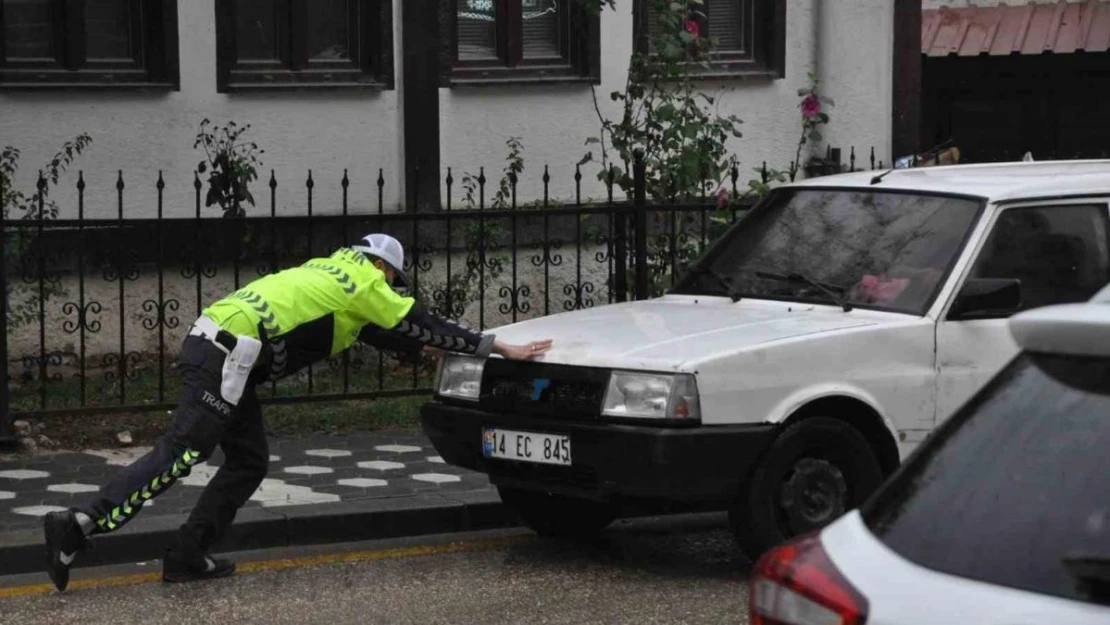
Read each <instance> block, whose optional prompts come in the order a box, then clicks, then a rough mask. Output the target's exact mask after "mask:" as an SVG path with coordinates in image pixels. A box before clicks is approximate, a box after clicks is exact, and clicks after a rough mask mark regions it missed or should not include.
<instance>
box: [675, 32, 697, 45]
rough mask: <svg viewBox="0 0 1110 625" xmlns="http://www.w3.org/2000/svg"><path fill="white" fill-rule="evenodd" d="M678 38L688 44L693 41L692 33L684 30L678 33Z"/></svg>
mask: <svg viewBox="0 0 1110 625" xmlns="http://www.w3.org/2000/svg"><path fill="white" fill-rule="evenodd" d="M678 38H679V39H681V40H682V43H685V44H690V43H693V42H694V35H692V34H690V33H688V32H686V31H685V30H684V31H682V32H680V33H678Z"/></svg>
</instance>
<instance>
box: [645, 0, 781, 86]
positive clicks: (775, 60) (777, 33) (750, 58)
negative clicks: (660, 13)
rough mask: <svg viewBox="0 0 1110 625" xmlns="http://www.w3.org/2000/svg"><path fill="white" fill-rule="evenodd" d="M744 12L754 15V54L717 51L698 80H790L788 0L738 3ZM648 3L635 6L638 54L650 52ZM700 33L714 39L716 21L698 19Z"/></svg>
mask: <svg viewBox="0 0 1110 625" xmlns="http://www.w3.org/2000/svg"><path fill="white" fill-rule="evenodd" d="M735 1H736V2H739V3H741V5H742V6H741V10H742V12H744V13H745V14H749V15H751V16H752V25H751V27H750V28H748V29H746V31H745V32H744V38H745V39H746V40H747V41H749V42H750V43H751V50H750V52H744V53H741V52H732V51H723V52H722V51H714V52H713V53H712V56H711V58H710V59H709V69H702V68H698V70H697V72H696V74H695V75H696V77H697V78H700V79H705V80H711V79H721V78H741V79H768V80H775V79H779V78H785V77H786V29H787V22H786V0H735ZM646 2H647V0H634V1H633V4H632V31H633V34H632V36H633V41H634V46H635V50H636V52H638V53H640V54H646V53H648V52H649V39H648V33H649V29H650V23H649V21H648V19H649V16H648V10H647V4H646ZM696 21H698V26H699V32H701V33H705V34H707V36H709V37H712V36H713V30H712V22H709V23H706V18H705V17H703V16H700V17H698V18H697V20H696Z"/></svg>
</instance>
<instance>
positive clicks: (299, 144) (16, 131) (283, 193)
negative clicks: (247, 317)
mask: <svg viewBox="0 0 1110 625" xmlns="http://www.w3.org/2000/svg"><path fill="white" fill-rule="evenodd" d="M401 4H402V3H401V0H394V10H395V19H394V34H395V46H396V48H397V50H399V49H400V45H401V33H400V22H401V20H400V12H401V8H402V7H401ZM617 4H618V9H617V11H615V12H614V11H606V12H605V13H604V14H603V17H602V55H603V61H602V65H603V67H602V84H601V85H600V86H598V88H597V94H598V100H599V102H600V104H601V107H602V110H603V111H604V112H606V114H609V115H613V114H614V113H615V112H616V110H617V107H615V106H614V103H613V102H611V101H610V99H609V95H608V94H609V93H610V92H611V91H613V90H615V89H620V88H623V86H624V83H625V79H626V75H627V64H628V59H629V55H630V54H631V50H632V10H631V2H630V0H621V2H618V3H617ZM178 5H179V9H178V10H179V32H180V56H181V90H180V91H179V92H171V93H168V94H160V93H155V94H136V93H127V92H110V93H95V92H79V91H62V92H38V93H34V92H7V91H5V92H0V145H14V146H17V147H20V148H21V149H22V150H23V154H24V158H23V160H22V166H23V168H24V169H23V171H22V172H21V176H20V178H19V180H18V183H19V185H20V187H21V188H24V189H28V190H30V189H32V188H33V175H34V170H35V169H36V168H37V167H38V166H39V164H40V163H42V162H44V161H45V160H47V159H48V158H49V157H50V155H51V154H53V152H54V150H55V149H56V148H57V147H58V146H59V145H61V143H62V142H63V141H65V140H66V139H69V138H71V137H73V136H74V135H76V134H77V133H80V132H83V131H87V132H89V133H90V134H91V135H92V137H93V145H92V146H91V148H90V149H89V151H88V152H87V153H86V154H85V155H84V156H83V157H82V158H81V160H80V162H79V165H78V166H79V167H80V168H82V169H84V170H85V178H86V182H87V184H88V188H87V190H86V195H87V199H86V214H87V215H88V216H90V217H114V216H115V211H116V190H115V179H116V175H117V170H121V169H122V170H123V175H124V181H125V183H126V184H127V187H126V189H125V192H124V193H125V198H124V199H125V211H126V212H125V216H134V217H139V216H152V215H153V214H154V212H155V210H156V204H155V198H156V195H155V188H154V183H155V180H156V177H157V173H158V170H159V169H162V170H164V176H165V180H166V205H165V211H166V214H167V215H171V216H187V215H191V214H192V211H193V209H194V204H193V188H192V173H191V172H192V170H193V168H194V167H195V166H196V163H197V162H198V161H199V160H200V154H199V153H198V152H196V151H194V150H193V147H192V146H193V139H194V136H195V133H196V128H197V125H198V124H199V123H200V121H201V119H203V118H205V117H208V118H211V119H213V120H215V121H218V122H223V121H227V120H235V121H237V122H249V123H251V124H252V125H253V128H252V132H251V134H250V136H251V137H253V138H254V139H255V140H256V141H257V142H258V143H259V144H260V145H261V146H262V147H263V148H264V149H265V150H266V153H265V154H264V155H263V160H264V166H265V170H266V176H267V177H268V174H269V169H270V168H273V169H275V170H276V172H277V175H278V182H279V187H278V198H277V204H278V212H279V213H285V214H296V213H300V214H303V212H304V210H305V195H306V192H305V187H304V180H305V175H306V173H307V170H309V169H312V172H313V177H314V178H315V181H316V186H315V189H314V211H315V212H316V213H318V214H319V213H329V212H337V211H338V210H339V198H340V196H341V190H340V187H339V180H340V178H341V176H342V174H343V169H344V168H348V169H349V170H350V175H351V179H352V185H351V190H350V202H351V207H352V211H353V212H364V211H367V210H376V209H377V188H376V186H375V184H374V181H375V179H376V177H377V171H378V168H383V169H384V172H385V180H386V192H385V205H386V209H387V210H390V209H394V208H396V207H397V205H398V202H399V199H400V198H401V197H402V193H401V191H402V188H401V185H402V182H403V180H402V179H403V176H401V172H400V163H401V154H402V145H401V136H400V135H401V130H400V129H401V120H402V118H401V110H400V104H399V102H400V98H401V95H400V94H401V91H400V90H401V89H403V83H402V80H401V77H402V72H401V68H400V62H401V60H400V59H401V56H402V55H401V54H395V55H394V57H395V59H397V61H396V63H397V67H396V68H395V69H396V76H397V90H396V91H385V92H381V93H375V94H348V93H342V92H334V91H328V92H326V93H290V92H280V93H276V94H273V95H269V94H267V95H265V96H263V95H251V94H218V93H216V75H215V73H216V38H215V24H214V22H215V11H214V7H213V0H188V1H187V2H186V1H181V2H179V3H178ZM787 22H788V23H787V30H788V33H787V51H786V57H787V67H786V78H785V79H782V80H776V81H760V82H728V83H707V84H705V90H706V92H709V93H714V94H717V95H719V96H720V98H719V102H720V109H721V112H722V113H723V114H736V115H738V116H739V117H740V118H741V119H743V120H744V122H745V123H744V125H743V127H742V130H743V132H744V138H743V139H739V140H736V139H733V140H731V141H730V147H731V149H732V150H734V151H735V152H736V153H737V154H738V155H739V156H740V158H741V159H742V164H743V167H744V169H743V171H742V176H744V177H745V178H742V180H741V182H743V180H744V179H746V177H747V176H749V175H752V170H751V168H754V167H757V166H758V165H759V164H760V163H761V162H763V161H767V162H768V164H769V165H771V166H785V165H786V163H788V162H789V161H790V160H791V159H792V158H793V156H794V151H795V148H796V146H797V140H798V136H799V129H800V127H799V114H798V113H799V111H798V108H797V104H798V97H797V89H798V88H799V87H803V86H805V85H806V83H807V77H806V74H807V72H809V71H813V70H814V69H816V70H817V71H818V72H819V73H820V74H821V75H822V77H823V81H824V88H825V91H826V93H827V94H828V95H829V96H831V97H833V98H834V99H835V100H836V103H837V106H836V107H835V108H834V109H832V110H831V111H830V114H831V116H832V122H831V124H830V126H829V127H828V128H827V130H826V131H825V134H826V136H827V138H828V139H829V141H831V142H832V144H833V145H834V146H836V147H841V148H843V149H844V157H845V158H847V155H848V149H849V148H850V147H851V146H853V145H854V146H855V147H856V149H857V151H858V152H859V153H860V155H861V161H862V160H863V159H862V156H863V155H864V154H866V153H867V151H868V150H869V149H870V147H871V146H872V145H873V146H875V148H876V151H877V152H876V156H877V158H880V159H882V160H884V161H886V162H889V160H890V155H889V154H888V150H889V144H890V129H891V109H892V96H891V90H892V83H891V45H892V32H893V6H892V3H891V2H890V0H836V1H835V2H834V1H832V0H788V8H787ZM818 38H820V44H819V45H815V41H817V40H818ZM440 102H441V128H442V135H441V146H442V151H443V154H442V161H441V162H442V166H443V168H444V171H446V168H447V167H453V168H454V172H455V178H456V180H458V179H460V178H461V174H462V173H463V172H464V171H473V172H474V173H477V168H478V166H479V165H485V166H486V167H487V170H489V172H487V176H489V177H491V178H493V179H494V180H496V175H493V176H491V175H490V173H491V172H492V173H496V172H499V171H500V169H501V168H502V167H503V162H504V157H505V154H506V149H505V146H504V144H505V141H506V139H508V137H510V136H519V137H521V138H522V141H523V144H524V158H525V168H526V169H525V174H524V177H523V180H522V181H521V186H520V199H521V200H529V199H535V198H537V197H540V196H541V194H542V182H541V179H540V177H541V176H542V173H543V165H544V164H548V165H549V166H550V167H551V175H552V187H551V193H552V196H553V197H561V198H570V197H572V195H573V188H574V186H573V179H572V176H573V171H574V167H573V166H574V163H575V162H576V161H577V160H578V159H579V158H580V157H581V156H582V154H584V153H585V151H586V147H585V145H584V141H585V139H586V138H587V137H589V136H592V135H596V134H597V131H598V128H599V122H598V119H597V116H596V114H595V112H594V105H593V97H592V94H591V90H590V88H589V86H586V85H578V86H558V87H556V86H551V87H519V86H517V87H502V88H488V87H484V88H455V89H442V90H440ZM596 171H597V170H596V168H586V170H585V171H584V172H583V175H584V182H585V184H584V189H583V191H584V194H585V195H587V196H593V197H601V196H602V195H603V193H602V191H603V187H602V186H601V185H600V183H597V182H596V180H595V179H594V176H595V174H596ZM75 180H76V176H75V175H74V176H72V177H69V178H68V179H66V180H64V181H63V184H64V185H65V187H66V188H65V189H63V190H61V191H59V192H58V193H56V198H57V199H58V200H59V203H60V204H61V208H62V211H63V214H70V215H72V214H75V212H76V205H75V202H74V201H73V197H74V195H75V192H74V191H73V190H72V185H73V184H74V183H75ZM253 190H254V193H255V196H256V198H257V199H259V201H260V203H261V206H262V207H264V208H266V209H268V207H269V192H268V189H267V188H266V187H265V186H264V184H260V185H258V186H256V187H254V189H253ZM454 195H455V198H456V201H457V200H458V198H459V197H460V196H461V192H460V190H459V187H458V185H457V183H456V187H455V193H454ZM257 210H263V209H262V208H259V209H257ZM207 214H211V215H214V214H215V210H214V209H212V210H210V212H208V213H207Z"/></svg>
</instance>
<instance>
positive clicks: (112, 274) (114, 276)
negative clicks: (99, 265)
mask: <svg viewBox="0 0 1110 625" xmlns="http://www.w3.org/2000/svg"><path fill="white" fill-rule="evenodd" d="M136 257H137V254H136V253H135V250H123V249H121V250H120V251H119V253H118V254H116V256H115V258H113V259H112V260H111V261H109V262H108V264H107V265H105V266H104V280H106V281H108V282H116V281H117V280H119V279H120V277H121V276H122V277H123V279H124V280H125V281H128V282H132V281H134V280H138V279H139V263H138V261H137V260H136Z"/></svg>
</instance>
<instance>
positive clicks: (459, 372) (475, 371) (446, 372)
mask: <svg viewBox="0 0 1110 625" xmlns="http://www.w3.org/2000/svg"><path fill="white" fill-rule="evenodd" d="M485 368H486V360H485V359H484V358H473V357H470V356H459V355H455V354H450V355H447V356H444V358H443V364H442V365H441V366H440V369H439V384H438V385H437V386H438V388H439V391H438V394H439V395H440V396H441V397H449V398H451V399H463V400H466V401H478V399H479V398H480V396H481V391H482V372H483V371H484V370H485Z"/></svg>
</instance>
